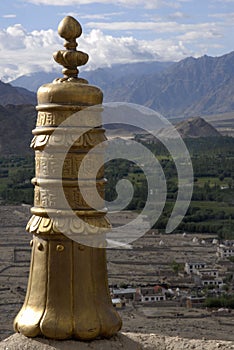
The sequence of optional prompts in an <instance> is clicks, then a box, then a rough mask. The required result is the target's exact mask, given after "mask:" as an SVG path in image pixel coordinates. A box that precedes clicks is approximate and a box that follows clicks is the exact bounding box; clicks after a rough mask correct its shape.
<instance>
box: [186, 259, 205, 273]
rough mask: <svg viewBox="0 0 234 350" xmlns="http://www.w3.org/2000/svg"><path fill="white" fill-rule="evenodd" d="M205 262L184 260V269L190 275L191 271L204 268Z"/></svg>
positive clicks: (195, 271) (194, 271)
mask: <svg viewBox="0 0 234 350" xmlns="http://www.w3.org/2000/svg"><path fill="white" fill-rule="evenodd" d="M206 267H207V264H206V263H205V262H186V263H185V267H184V271H185V272H187V274H189V275H191V274H192V273H197V271H198V270H200V269H205V268H206Z"/></svg>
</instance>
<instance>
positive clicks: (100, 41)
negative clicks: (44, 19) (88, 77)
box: [0, 24, 191, 80]
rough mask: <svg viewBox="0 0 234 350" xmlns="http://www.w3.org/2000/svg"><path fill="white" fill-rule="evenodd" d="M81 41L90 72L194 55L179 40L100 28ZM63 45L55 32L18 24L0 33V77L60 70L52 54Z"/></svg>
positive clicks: (12, 77) (81, 48) (14, 76)
mask: <svg viewBox="0 0 234 350" xmlns="http://www.w3.org/2000/svg"><path fill="white" fill-rule="evenodd" d="M78 42H79V49H80V50H82V51H84V52H87V53H88V54H89V57H90V59H89V62H88V64H87V67H86V69H95V68H98V67H104V66H108V65H111V64H114V63H127V62H134V61H135V62H137V61H147V60H179V59H182V58H184V57H186V56H187V55H190V54H191V52H190V51H189V50H187V49H186V48H185V47H184V46H183V45H181V43H180V42H179V41H178V40H177V41H174V40H161V39H157V40H152V41H146V40H137V39H135V38H134V37H132V36H121V37H113V36H111V35H105V34H104V33H103V32H102V31H101V30H100V29H93V30H91V31H90V33H88V34H85V35H82V36H81V38H80V39H79V40H78ZM62 43H63V41H62V39H61V38H59V36H58V35H57V32H56V31H53V30H52V29H49V30H40V31H37V30H34V31H32V32H27V31H26V30H25V29H24V28H23V27H22V25H20V24H16V25H14V26H10V27H8V28H7V29H5V30H0V51H1V61H0V72H1V77H0V78H2V77H6V76H8V79H9V80H12V79H15V78H16V77H18V76H20V75H24V74H29V73H31V72H37V71H50V70H53V69H59V68H58V65H57V63H55V62H54V61H53V59H52V53H53V52H54V51H57V50H60V49H62V48H63V46H62ZM82 69H84V68H82ZM61 70H62V67H61V68H60V71H61ZM58 75H59V73H58Z"/></svg>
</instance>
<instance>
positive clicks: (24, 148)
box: [0, 105, 36, 156]
mask: <svg viewBox="0 0 234 350" xmlns="http://www.w3.org/2000/svg"><path fill="white" fill-rule="evenodd" d="M35 123H36V110H35V107H34V106H32V105H7V106H0V156H4V155H9V154H20V155H23V154H29V153H31V152H32V151H31V150H30V148H29V146H30V141H31V139H32V133H31V130H32V129H34V127H35Z"/></svg>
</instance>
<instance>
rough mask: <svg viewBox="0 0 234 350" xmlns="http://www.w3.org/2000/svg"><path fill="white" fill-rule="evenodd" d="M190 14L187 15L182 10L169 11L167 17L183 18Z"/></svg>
mask: <svg viewBox="0 0 234 350" xmlns="http://www.w3.org/2000/svg"><path fill="white" fill-rule="evenodd" d="M189 17H190V16H189V15H187V14H186V13H184V12H181V11H176V12H174V13H171V14H170V15H169V16H168V18H170V19H183V18H189Z"/></svg>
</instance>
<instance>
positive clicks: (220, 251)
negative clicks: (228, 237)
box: [216, 242, 234, 259]
mask: <svg viewBox="0 0 234 350" xmlns="http://www.w3.org/2000/svg"><path fill="white" fill-rule="evenodd" d="M216 255H217V257H219V258H222V259H224V258H230V257H232V256H234V244H227V243H226V242H225V244H219V245H218V246H217V252H216Z"/></svg>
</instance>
